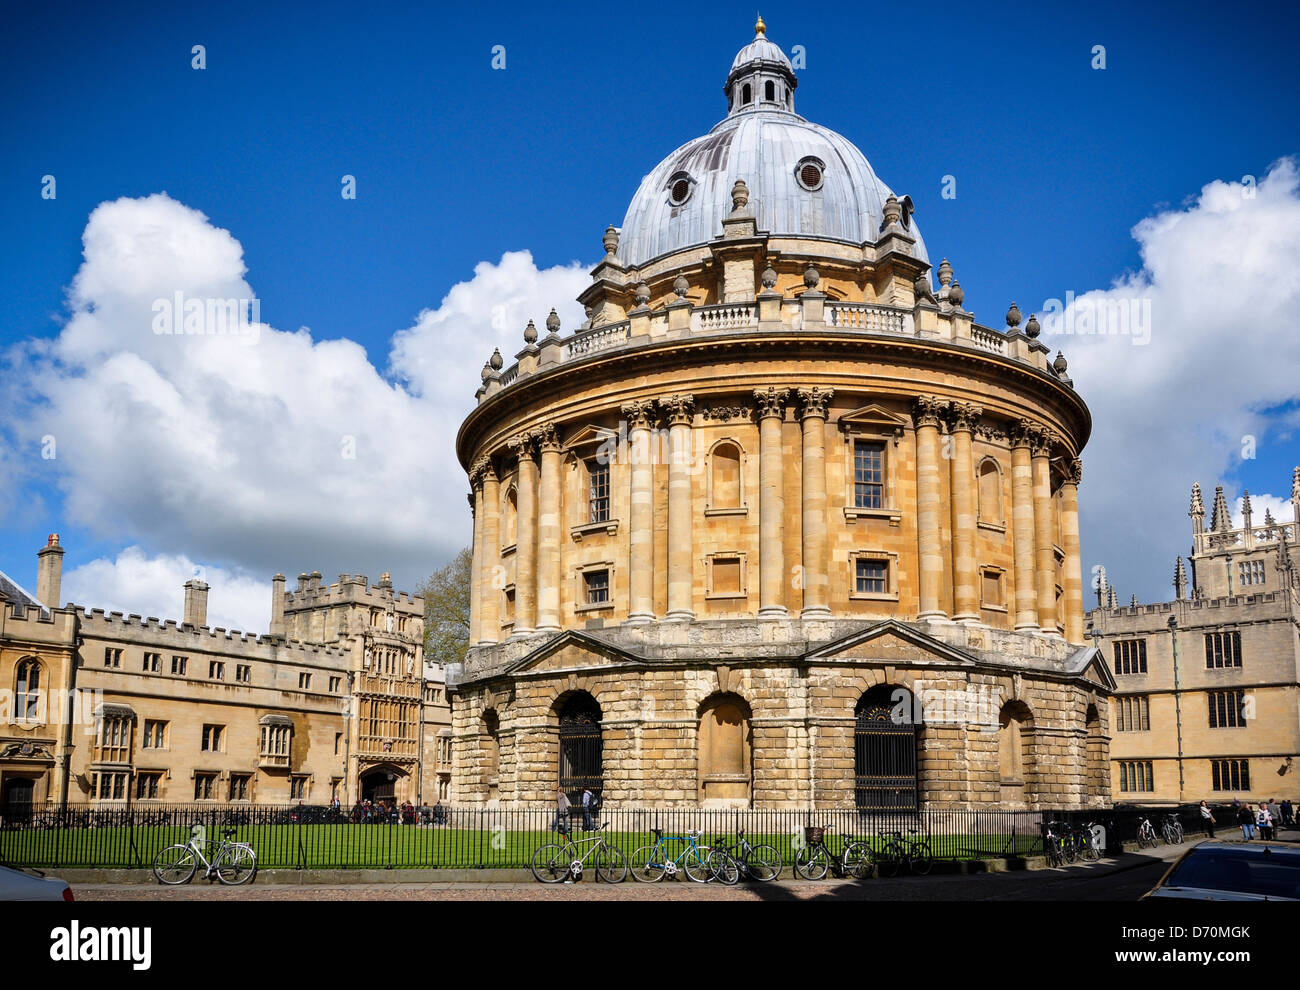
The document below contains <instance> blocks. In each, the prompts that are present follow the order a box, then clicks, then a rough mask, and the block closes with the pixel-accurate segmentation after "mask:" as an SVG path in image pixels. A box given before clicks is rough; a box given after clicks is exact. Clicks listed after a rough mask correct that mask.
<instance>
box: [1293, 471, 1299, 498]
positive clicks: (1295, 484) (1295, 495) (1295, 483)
mask: <svg viewBox="0 0 1300 990" xmlns="http://www.w3.org/2000/svg"><path fill="white" fill-rule="evenodd" d="M1291 501H1293V502H1300V467H1298V468H1296V469H1295V470H1294V471H1292V472H1291Z"/></svg>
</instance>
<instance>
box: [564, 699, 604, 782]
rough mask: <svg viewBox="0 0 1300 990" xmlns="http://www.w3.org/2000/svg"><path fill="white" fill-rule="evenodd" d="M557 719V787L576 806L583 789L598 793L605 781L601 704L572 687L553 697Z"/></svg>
mask: <svg viewBox="0 0 1300 990" xmlns="http://www.w3.org/2000/svg"><path fill="white" fill-rule="evenodd" d="M556 714H557V715H558V716H559V720H560V768H559V769H560V781H559V783H560V788H561V789H562V790H563V791H564V793H565V794H567V795H568V796H569V800H570V801H572V802H573V803H574V806H575V807H580V806H581V805H582V792H583V791H584V790H585V789H588V788H590V789H591V791H592V792H594V793H596V794H599V793H600V791H601V789H602V788H603V787H604V785H605V776H604V764H603V749H604V745H603V740H602V738H601V726H600V721H601V712H600V705H598V704H597V703H596V699H595V698H593V697H592V696H591V695H590V694H588V693H587V692H586V691H573V692H570V693H569V694H566V695H561V697H560V698H559V699H558V700H557V701H556Z"/></svg>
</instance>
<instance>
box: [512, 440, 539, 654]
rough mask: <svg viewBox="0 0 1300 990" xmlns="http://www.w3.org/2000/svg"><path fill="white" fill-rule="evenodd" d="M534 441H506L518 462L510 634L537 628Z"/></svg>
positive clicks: (522, 632) (535, 469) (521, 633)
mask: <svg viewBox="0 0 1300 990" xmlns="http://www.w3.org/2000/svg"><path fill="white" fill-rule="evenodd" d="M533 447H534V441H533V438H532V436H531V435H529V434H526V433H521V434H519V435H518V436H515V437H512V438H511V440H510V451H511V453H513V454H514V456H515V458H516V459H517V460H518V463H519V483H518V487H517V489H516V510H517V523H516V527H515V537H516V539H515V626H514V632H513V633H512V635H514V636H521V635H524V634H526V633H531V632H532V631H533V628H534V627H535V626H536V625H537V461H535V460H534V459H533Z"/></svg>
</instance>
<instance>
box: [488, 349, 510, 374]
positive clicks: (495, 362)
mask: <svg viewBox="0 0 1300 990" xmlns="http://www.w3.org/2000/svg"><path fill="white" fill-rule="evenodd" d="M505 363H506V362H505V359H504V358H502V357H501V348H499V347H494V348H492V356H491V357H490V358H488V364H490V365H492V370H493V371H500V370H501V366H502V365H503V364H505Z"/></svg>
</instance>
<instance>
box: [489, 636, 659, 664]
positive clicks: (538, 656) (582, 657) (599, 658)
mask: <svg viewBox="0 0 1300 990" xmlns="http://www.w3.org/2000/svg"><path fill="white" fill-rule="evenodd" d="M643 663H644V661H643V660H641V658H640V657H637V656H635V655H633V654H631V653H628V652H627V651H626V650H622V649H619V648H618V647H616V646H611V645H610V644H608V643H605V642H602V641H601V640H598V639H596V638H595V637H594V636H587V635H584V634H583V633H579V632H573V631H569V632H564V633H561V634H560V635H559V636H556V637H555V638H554V639H551V640H548V641H547V642H545V643H543V644H542V645H541V646H539V647H538V648H537V649H535V650H533V652H531V653H529V654H526V655H525V656H522V657H520V658H519V659H518V660H517V661H515V663H514V664H513V665H512V666H511V667H510V668H509V670H508V671H507V673H509V674H512V675H518V674H538V673H556V672H561V671H569V670H592V669H597V668H605V667H623V666H626V665H628V664H634V665H637V666H640V665H641V664H643Z"/></svg>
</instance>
